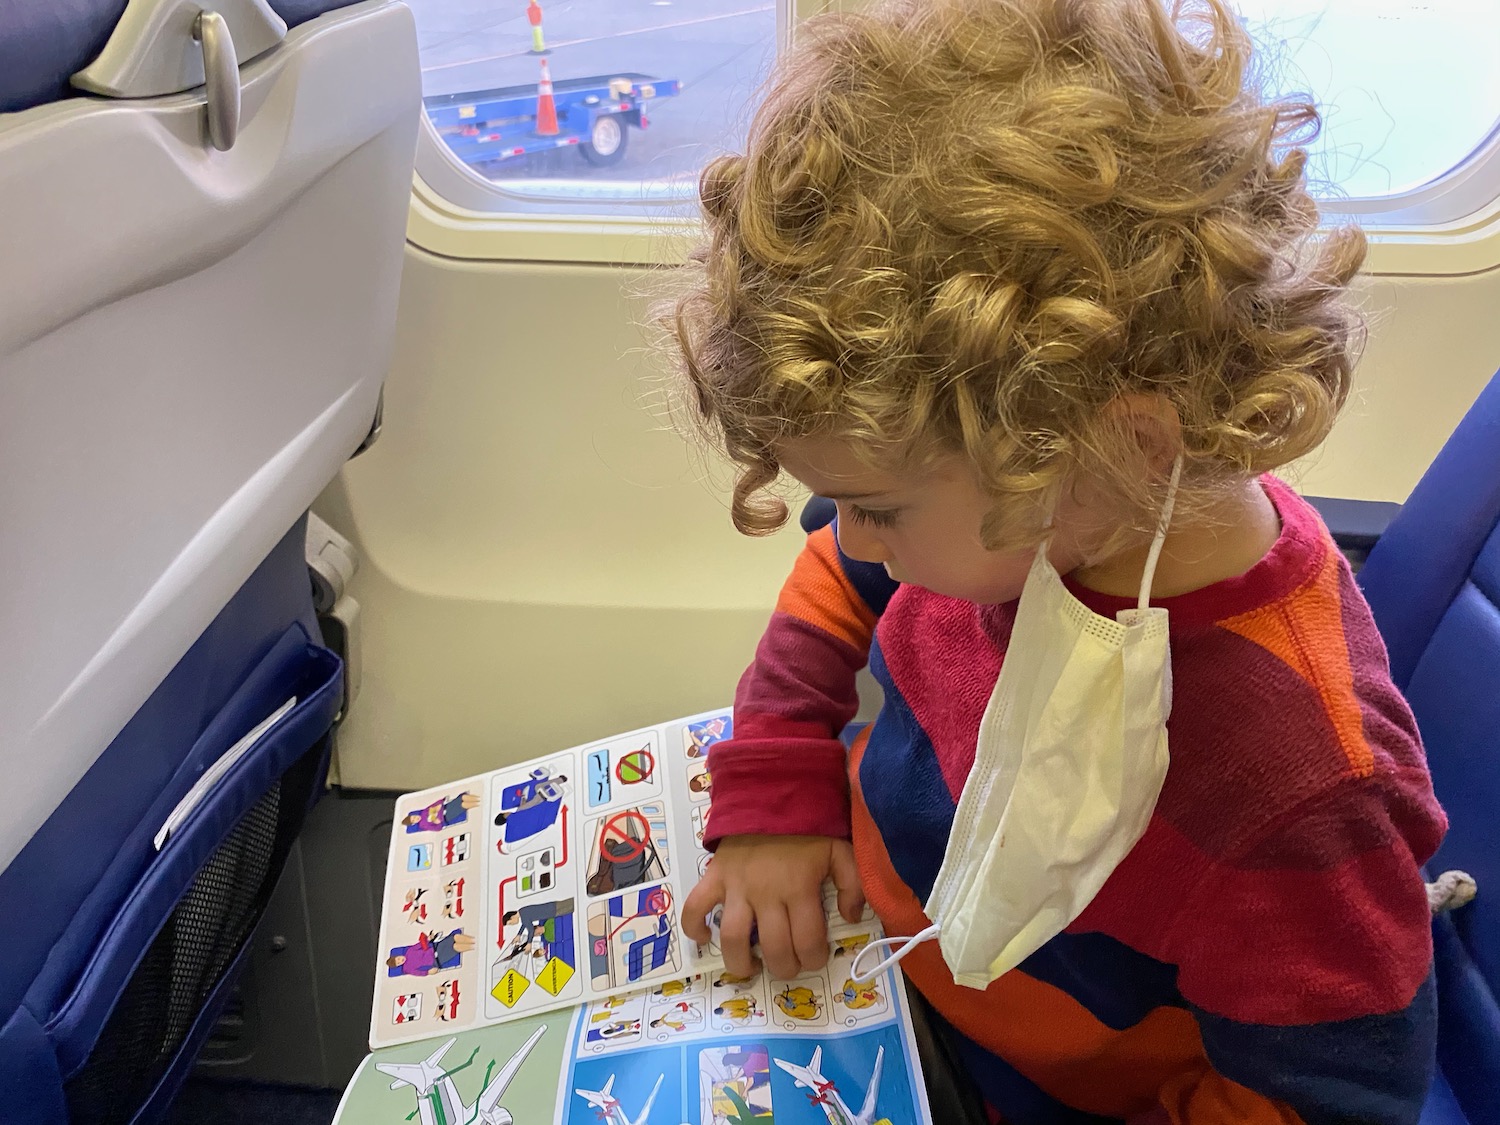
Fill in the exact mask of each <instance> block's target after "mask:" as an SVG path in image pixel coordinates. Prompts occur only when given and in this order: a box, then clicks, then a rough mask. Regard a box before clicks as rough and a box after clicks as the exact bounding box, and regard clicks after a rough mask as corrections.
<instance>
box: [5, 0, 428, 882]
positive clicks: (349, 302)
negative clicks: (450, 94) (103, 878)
mask: <svg viewBox="0 0 1500 1125" xmlns="http://www.w3.org/2000/svg"><path fill="white" fill-rule="evenodd" d="M241 82H242V86H243V92H242V118H241V128H240V133H239V136H238V139H237V141H236V143H235V145H234V147H233V148H231V149H230V150H229V151H227V152H218V151H215V150H214V149H213V148H212V147H211V146H209V145H208V144H207V141H206V138H205V135H204V130H205V115H204V108H203V96H202V93H201V91H197V92H190V93H187V94H180V95H169V96H166V97H160V98H151V99H141V100H133V101H108V100H103V99H96V98H74V99H70V100H67V101H64V102H58V103H55V104H51V105H45V106H40V107H37V108H35V109H31V110H27V111H24V112H22V113H16V114H9V115H0V776H3V777H4V778H5V779H6V800H5V805H6V815H5V816H4V817H3V818H0V869H3V868H4V867H5V866H6V865H8V864H9V862H10V861H11V859H13V858H14V856H15V855H16V854H17V852H18V851H19V850H20V848H21V847H22V846H23V845H24V843H25V841H26V840H27V839H29V838H30V836H31V834H32V833H33V832H35V830H36V829H37V828H38V827H39V826H40V825H41V824H42V823H43V822H44V821H45V820H46V818H47V817H48V816H49V815H50V814H51V812H52V810H53V809H54V808H55V807H56V806H57V804H58V803H59V802H60V801H61V800H62V798H63V797H64V796H65V795H66V794H67V793H68V791H69V790H70V789H71V788H72V787H73V785H74V784H76V782H77V781H78V779H79V778H80V777H81V776H82V775H83V774H84V773H85V772H86V771H87V769H88V768H89V766H90V765H92V763H93V762H94V760H95V759H96V758H97V757H98V755H99V754H100V753H101V752H102V751H103V750H104V749H105V748H106V747H107V746H108V745H109V743H110V741H111V740H112V739H113V738H114V736H115V735H116V734H117V733H118V732H119V731H120V729H121V728H122V727H123V726H124V724H125V723H126V721H127V720H128V719H129V718H130V716H131V715H132V714H133V713H134V712H135V710H136V709H137V708H138V707H139V706H140V705H141V704H142V703H143V702H144V701H145V700H146V698H147V697H148V696H149V695H150V694H151V692H152V691H153V690H154V689H155V687H156V685H157V684H159V683H160V682H161V680H162V678H163V677H164V676H165V675H166V673H167V672H168V671H169V670H170V669H171V668H172V666H173V665H174V664H175V663H176V662H177V660H178V659H180V658H181V656H182V655H183V654H184V653H185V652H186V651H187V649H188V647H189V646H190V645H191V644H192V642H193V641H194V640H195V639H196V637H197V636H198V635H199V634H200V633H201V632H202V630H203V629H204V628H205V627H207V625H208V624H209V622H210V621H212V619H213V618H214V616H215V614H217V612H218V611H219V609H220V608H222V606H223V605H224V604H225V602H226V601H227V600H228V599H229V597H230V596H231V595H232V594H233V593H234V591H235V590H236V589H238V587H239V586H240V584H241V583H242V582H243V581H244V580H245V579H246V578H247V577H248V576H249V575H250V573H251V572H252V571H253V570H254V569H255V567H256V565H257V564H258V563H259V562H260V560H261V559H262V558H264V557H265V555H266V553H267V552H268V551H269V550H270V549H271V548H272V547H273V546H274V545H275V544H276V542H277V541H278V540H279V539H280V538H281V536H282V535H283V534H284V533H285V532H286V529H287V528H288V527H290V526H291V524H292V523H293V521H295V520H296V519H297V517H298V516H299V515H300V514H301V513H302V512H303V511H305V510H306V508H307V507H308V505H309V504H310V503H311V502H312V500H313V499H314V498H315V497H316V495H317V494H318V492H319V491H320V490H321V489H322V488H323V487H324V486H325V485H326V484H327V483H328V481H330V480H331V479H332V478H333V477H334V475H335V474H336V473H337V472H338V469H339V466H340V465H341V464H342V463H343V462H344V460H345V459H347V457H348V456H349V455H350V454H351V453H352V452H353V451H354V450H355V449H356V448H357V447H358V446H359V444H360V442H361V441H362V440H363V439H364V437H365V436H366V434H367V432H368V430H369V427H370V424H371V421H372V419H373V417H374V414H375V408H376V403H377V400H378V396H379V392H380V386H381V382H382V380H383V378H384V375H385V370H386V366H387V363H388V361H389V357H390V353H391V347H392V342H393V338H394V322H395V311H396V301H397V296H398V290H399V283H400V270H401V260H402V248H403V243H404V235H405V221H406V208H407V200H408V197H409V192H410V186H411V167H412V158H413V152H414V149H415V143H416V130H417V127H418V124H419V117H418V114H419V113H420V106H421V79H420V71H419V67H418V62H417V50H416V33H415V26H414V23H413V20H412V16H411V13H410V12H409V11H408V10H407V9H406V8H405V6H404V5H401V4H397V3H389V2H386V0H371V2H368V3H364V4H358V5H355V6H352V7H348V8H342V9H338V10H336V11H334V12H331V13H329V14H327V15H325V16H322V17H319V18H318V19H316V20H313V21H311V22H309V23H306V24H303V25H301V26H299V27H297V28H294V29H293V30H292V32H291V33H290V34H289V35H288V36H287V38H286V40H285V41H284V42H283V43H282V44H281V45H280V46H278V47H276V48H275V49H273V50H272V51H270V52H268V53H267V54H265V55H262V56H260V57H259V58H256V59H254V60H253V61H251V62H249V63H247V64H246V65H245V66H244V67H242V68H241Z"/></svg>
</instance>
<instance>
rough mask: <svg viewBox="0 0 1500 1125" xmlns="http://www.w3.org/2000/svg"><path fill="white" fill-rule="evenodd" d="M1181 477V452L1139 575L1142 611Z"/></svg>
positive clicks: (1148, 599)
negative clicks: (1142, 569) (1141, 572)
mask: <svg viewBox="0 0 1500 1125" xmlns="http://www.w3.org/2000/svg"><path fill="white" fill-rule="evenodd" d="M1181 479H1182V454H1181V453H1179V454H1178V455H1177V459H1176V460H1175V461H1173V462H1172V480H1171V482H1170V483H1169V484H1168V485H1167V499H1166V503H1164V504H1163V505H1162V506H1161V518H1160V519H1159V520H1158V521H1157V523H1156V537H1155V538H1154V539H1152V540H1151V551H1150V553H1149V554H1147V555H1146V572H1145V573H1144V574H1143V575H1141V595H1140V599H1139V601H1138V602H1137V604H1136V609H1137V610H1139V611H1140V612H1142V613H1144V612H1145V611H1146V609H1147V607H1148V606H1149V605H1150V604H1151V583H1152V582H1154V581H1155V580H1156V564H1157V563H1158V562H1160V561H1161V549H1162V546H1163V544H1165V543H1166V541H1167V525H1168V524H1170V523H1171V522H1172V507H1173V505H1175V504H1176V503H1177V484H1178V482H1179V481H1180V480H1181Z"/></svg>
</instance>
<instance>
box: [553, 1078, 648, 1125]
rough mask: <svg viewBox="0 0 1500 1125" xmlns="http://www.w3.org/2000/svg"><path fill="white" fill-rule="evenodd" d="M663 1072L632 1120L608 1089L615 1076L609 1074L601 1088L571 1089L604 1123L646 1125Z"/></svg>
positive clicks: (610, 1088)
mask: <svg viewBox="0 0 1500 1125" xmlns="http://www.w3.org/2000/svg"><path fill="white" fill-rule="evenodd" d="M664 1078H666V1075H665V1074H663V1075H662V1076H661V1078H658V1079H657V1080H656V1085H655V1086H652V1087H651V1096H650V1097H648V1098H647V1099H646V1104H645V1105H644V1106H642V1107H641V1115H640V1116H639V1117H637V1118H635V1119H634V1120H631V1119H630V1118H629V1117H626V1116H625V1110H624V1108H623V1107H622V1106H621V1105H620V1100H619V1099H618V1098H616V1097H614V1096H613V1095H612V1094H611V1093H610V1090H612V1089H613V1088H614V1084H615V1076H614V1075H613V1074H611V1075H610V1076H609V1078H608V1080H607V1081H606V1082H605V1083H604V1089H602V1090H575V1091H573V1092H574V1093H575V1094H577V1095H578V1096H579V1097H580V1098H582V1099H583V1100H584V1101H586V1102H588V1103H589V1105H591V1106H593V1107H594V1108H595V1109H596V1110H598V1111H599V1120H600V1121H602V1122H603V1123H604V1125H646V1123H647V1121H648V1119H649V1118H650V1117H651V1103H652V1102H654V1101H656V1092H657V1091H658V1090H660V1089H661V1084H662V1079H664Z"/></svg>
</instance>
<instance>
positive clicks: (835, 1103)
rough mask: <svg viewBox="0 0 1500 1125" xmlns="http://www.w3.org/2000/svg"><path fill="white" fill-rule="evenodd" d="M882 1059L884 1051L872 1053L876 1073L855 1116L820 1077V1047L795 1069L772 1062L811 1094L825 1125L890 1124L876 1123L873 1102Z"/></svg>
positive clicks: (781, 1061) (783, 1062)
mask: <svg viewBox="0 0 1500 1125" xmlns="http://www.w3.org/2000/svg"><path fill="white" fill-rule="evenodd" d="M884 1059H885V1048H884V1047H881V1048H880V1049H879V1050H878V1051H876V1052H875V1072H874V1073H873V1074H871V1075H870V1086H869V1089H867V1090H866V1091H865V1104H864V1105H862V1106H861V1107H860V1110H859V1112H858V1113H855V1112H854V1111H853V1110H852V1109H850V1108H849V1104H848V1103H847V1102H846V1101H844V1096H843V1095H842V1094H840V1093H839V1091H838V1087H837V1085H835V1084H834V1082H833V1080H832V1079H828V1078H824V1077H823V1048H822V1047H814V1048H813V1054H812V1059H811V1060H810V1061H809V1062H808V1064H807V1065H806V1066H797V1065H796V1064H794V1063H789V1062H787V1061H786V1060H785V1059H773V1060H772V1061H773V1062H775V1063H776V1065H777V1066H779V1067H781V1069H782V1070H784V1071H786V1072H787V1073H788V1074H790V1075H791V1076H792V1078H794V1079H795V1080H796V1083H797V1085H798V1086H801V1087H802V1088H803V1089H805V1090H808V1091H810V1093H809V1094H808V1098H809V1100H810V1101H811V1102H812V1104H813V1105H815V1106H817V1107H818V1108H819V1109H821V1110H822V1111H823V1116H824V1117H826V1118H828V1125H890V1122H888V1121H886V1120H885V1119H884V1118H882V1119H880V1120H878V1121H877V1120H876V1117H875V1099H876V1098H877V1097H878V1096H879V1094H880V1065H881V1063H882V1062H883V1061H884Z"/></svg>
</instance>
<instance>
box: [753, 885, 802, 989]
mask: <svg viewBox="0 0 1500 1125" xmlns="http://www.w3.org/2000/svg"><path fill="white" fill-rule="evenodd" d="M755 926H756V929H758V930H759V931H760V958H761V960H762V961H764V962H765V963H766V968H768V969H770V970H771V975H772V976H773V977H776V978H778V979H779V980H791V979H792V978H793V977H794V976H796V975H797V974H798V973H799V972H801V971H802V970H801V966H800V965H799V964H798V960H797V950H796V947H795V946H793V945H792V925H791V922H790V921H789V920H788V918H787V913H786V907H785V906H783V905H782V904H781V903H779V902H776V903H770V904H767V905H766V906H764V907H762V908H760V909H758V910H756V912H755Z"/></svg>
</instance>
